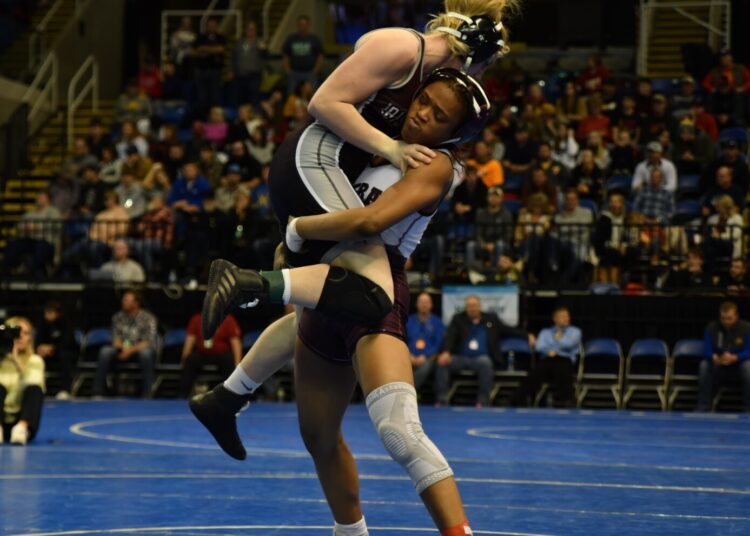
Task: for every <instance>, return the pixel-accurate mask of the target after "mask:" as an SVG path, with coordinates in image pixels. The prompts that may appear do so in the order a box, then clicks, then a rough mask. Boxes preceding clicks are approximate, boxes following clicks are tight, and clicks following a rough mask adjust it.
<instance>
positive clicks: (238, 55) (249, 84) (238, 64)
mask: <svg viewBox="0 0 750 536" xmlns="http://www.w3.org/2000/svg"><path fill="white" fill-rule="evenodd" d="M267 50H268V48H267V46H266V43H265V42H264V41H263V40H262V39H260V38H259V37H258V26H257V25H256V24H255V21H250V22H248V23H247V24H246V25H245V35H244V37H243V38H242V39H241V40H239V41H237V43H236V44H235V45H234V47H233V48H232V64H231V71H230V74H231V77H232V90H233V94H232V96H233V98H232V101H233V104H234V106H238V105H239V104H241V103H245V102H249V103H251V104H252V105H253V106H254V107H256V108H257V107H258V106H259V105H260V82H261V78H262V77H263V69H264V68H265V62H266V54H267ZM240 96H241V97H240ZM240 98H241V99H242V100H241V101H240Z"/></svg>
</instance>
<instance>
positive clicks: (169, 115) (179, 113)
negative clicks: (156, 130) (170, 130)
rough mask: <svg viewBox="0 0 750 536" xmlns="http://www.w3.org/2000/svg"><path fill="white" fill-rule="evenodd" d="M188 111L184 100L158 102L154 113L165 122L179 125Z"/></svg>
mask: <svg viewBox="0 0 750 536" xmlns="http://www.w3.org/2000/svg"><path fill="white" fill-rule="evenodd" d="M186 113H187V107H186V105H185V103H184V102H156V103H155V105H154V115H155V116H156V117H158V118H160V119H161V120H162V121H163V122H164V123H168V124H173V125H179V124H181V123H182V120H183V119H184V117H185V115H186Z"/></svg>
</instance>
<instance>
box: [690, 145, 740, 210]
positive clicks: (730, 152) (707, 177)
mask: <svg viewBox="0 0 750 536" xmlns="http://www.w3.org/2000/svg"><path fill="white" fill-rule="evenodd" d="M722 166H727V167H729V168H730V169H731V170H732V183H733V184H736V185H737V187H739V188H740V190H741V191H742V197H745V196H746V195H747V192H748V188H750V171H748V167H747V162H745V161H744V160H743V159H742V158H740V151H739V146H738V145H737V142H736V141H734V140H725V141H723V142H722V143H721V156H719V157H718V158H717V159H716V160H714V161H713V162H711V164H710V165H709V166H708V167H707V168H706V170H705V171H704V172H703V175H701V183H700V190H701V192H704V193H708V192H709V190H711V188H712V186H713V185H714V184H715V183H716V179H717V178H718V176H719V171H718V170H719V168H720V167H722ZM738 205H739V206H743V205H744V203H739V204H738Z"/></svg>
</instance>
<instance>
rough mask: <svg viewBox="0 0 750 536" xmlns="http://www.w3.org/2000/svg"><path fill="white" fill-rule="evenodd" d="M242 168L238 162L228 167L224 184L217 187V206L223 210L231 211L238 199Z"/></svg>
mask: <svg viewBox="0 0 750 536" xmlns="http://www.w3.org/2000/svg"><path fill="white" fill-rule="evenodd" d="M241 180H242V170H241V169H240V166H238V165H237V164H231V165H229V166H228V167H227V176H226V177H224V180H223V181H222V186H220V187H219V188H217V190H216V194H215V198H216V206H217V207H218V209H219V210H221V211H222V212H229V211H230V210H232V208H233V207H234V205H235V202H236V201H237V192H238V191H239V190H240V188H241V186H240V181H241Z"/></svg>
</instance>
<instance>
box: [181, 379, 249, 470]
mask: <svg viewBox="0 0 750 536" xmlns="http://www.w3.org/2000/svg"><path fill="white" fill-rule="evenodd" d="M248 404H249V401H248V399H247V397H245V396H242V395H238V394H235V393H233V392H231V391H230V390H229V389H227V388H226V387H224V386H223V385H222V384H219V385H217V386H216V387H214V388H213V390H212V391H208V392H207V393H204V394H202V395H196V396H194V397H193V398H191V399H190V402H188V405H189V406H190V411H192V412H193V415H195V417H196V418H197V419H198V420H199V421H200V422H201V424H202V425H203V426H205V427H206V429H207V430H208V431H209V432H211V435H212V436H214V439H215V440H216V442H217V443H218V444H219V446H220V447H221V448H222V450H223V451H224V452H226V453H227V454H229V455H230V456H231V457H232V458H234V459H235V460H244V459H245V458H247V452H246V451H245V447H244V446H243V445H242V440H241V439H240V434H239V432H238V431H237V414H238V413H239V412H240V411H242V410H243V409H245V407H246V406H247V405H248Z"/></svg>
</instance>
